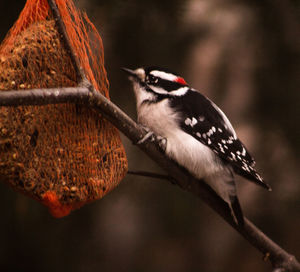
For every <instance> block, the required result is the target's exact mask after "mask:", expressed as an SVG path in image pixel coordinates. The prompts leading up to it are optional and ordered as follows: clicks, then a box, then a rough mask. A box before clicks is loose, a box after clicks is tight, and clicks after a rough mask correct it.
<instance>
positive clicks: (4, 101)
mask: <svg viewBox="0 0 300 272" xmlns="http://www.w3.org/2000/svg"><path fill="white" fill-rule="evenodd" d="M59 103H80V104H82V105H84V106H86V107H89V108H93V109H94V110H95V111H97V112H98V113H99V114H102V115H103V116H104V117H106V118H107V119H108V120H109V121H110V122H111V123H112V124H113V125H114V126H116V127H117V128H118V129H119V130H120V131H121V132H122V133H124V134H125V135H126V136H127V137H128V138H129V139H130V140H131V141H132V142H133V143H136V142H137V141H138V140H139V139H141V138H142V137H144V136H145V134H146V133H147V132H146V131H145V129H144V128H143V127H142V126H140V125H139V124H137V123H136V122H134V121H133V120H132V119H131V118H130V117H128V116H127V115H126V114H125V113H124V112H123V111H122V110H120V109H119V108H118V107H117V106H116V105H115V104H113V103H112V102H111V101H109V100H108V99H107V98H105V97H104V96H103V95H101V94H100V93H99V92H97V91H96V90H95V89H94V88H93V86H92V85H87V84H86V86H79V87H77V88H76V87H75V88H61V89H58V88H57V89H56V88H53V89H36V90H22V91H1V92H0V106H18V105H45V104H59ZM139 147H140V148H141V149H142V150H143V151H144V152H145V153H146V154H147V155H148V156H149V157H151V158H152V159H153V160H154V161H155V162H157V163H158V164H159V165H160V166H161V167H162V168H163V169H164V170H166V172H167V173H168V174H169V176H170V177H171V178H172V179H174V180H175V181H176V184H177V185H178V186H179V187H180V188H182V189H183V190H186V191H189V192H191V193H193V194H195V195H197V196H198V197H200V198H201V199H202V200H203V201H204V202H205V203H207V204H208V205H209V206H210V207H211V208H212V209H213V210H215V211H216V212H217V213H218V214H219V215H220V216H222V217H223V218H224V220H225V221H226V222H227V223H229V224H230V225H231V226H232V227H233V228H234V229H235V230H237V231H238V232H239V233H240V234H241V235H242V236H243V237H244V238H245V239H246V240H247V241H249V242H250V243H251V244H252V245H253V246H254V247H255V248H257V249H258V250H259V251H261V252H262V253H263V254H264V256H266V259H269V260H270V261H271V263H272V265H273V267H274V268H278V269H280V268H283V269H285V271H300V264H299V263H298V262H297V260H296V258H295V257H294V256H292V255H290V254H289V253H287V252H286V251H285V250H283V249H282V248H281V247H280V246H278V245H277V244H276V243H275V242H273V241H272V240H271V239H270V238H269V237H267V236H266V235H265V234H264V233H263V232H262V231H260V230H259V229H258V228H257V227H255V225H254V224H252V223H251V222H250V221H249V220H247V219H246V218H245V225H244V227H243V228H241V227H239V226H237V225H236V224H235V223H234V221H233V219H232V216H231V214H230V211H229V209H228V206H227V204H226V203H225V202H224V201H223V200H222V199H221V198H220V197H219V196H218V195H217V194H216V193H215V192H214V191H213V190H212V189H211V188H210V187H209V186H208V185H206V184H205V183H204V182H202V181H201V180H198V179H196V178H194V177H193V176H191V175H190V174H189V173H188V172H187V171H186V170H185V169H183V168H182V167H180V166H179V165H178V164H176V162H174V161H172V160H170V159H169V158H168V157H167V156H166V155H165V154H164V152H163V151H162V150H161V148H160V146H159V143H158V142H157V141H153V142H151V141H145V142H144V143H142V144H141V145H139Z"/></svg>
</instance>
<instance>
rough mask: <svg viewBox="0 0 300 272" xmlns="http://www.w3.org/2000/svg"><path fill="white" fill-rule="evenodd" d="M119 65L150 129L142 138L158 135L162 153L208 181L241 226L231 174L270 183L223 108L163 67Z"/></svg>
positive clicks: (143, 122) (141, 119)
mask: <svg viewBox="0 0 300 272" xmlns="http://www.w3.org/2000/svg"><path fill="white" fill-rule="evenodd" d="M122 69H123V71H125V72H126V73H127V74H128V78H129V80H130V81H131V82H132V84H133V90H134V94H135V98H136V110H137V121H138V123H140V124H141V125H142V126H144V127H145V128H147V129H148V131H149V132H150V134H149V133H147V134H146V138H147V137H148V136H149V135H151V133H153V134H155V135H158V136H159V137H160V139H164V151H165V154H166V155H167V156H168V157H169V158H170V159H172V160H174V161H175V162H176V163H178V164H179V165H180V166H182V167H184V168H185V169H186V170H187V171H188V172H189V173H190V174H191V175H193V176H194V177H195V178H197V179H200V180H203V181H204V182H205V183H206V184H208V185H209V186H210V187H211V188H212V189H213V190H214V191H215V192H216V193H217V194H218V195H219V196H220V197H221V198H222V199H223V200H224V201H225V202H226V203H227V205H228V207H229V209H230V212H231V215H232V217H233V220H234V222H235V223H236V224H237V225H239V226H243V225H244V216H243V212H242V209H241V205H240V203H239V199H238V197H237V189H236V183H235V176H234V174H238V175H240V176H242V177H244V178H246V179H248V180H250V181H252V182H254V183H256V184H258V185H260V186H262V187H263V188H265V189H267V190H269V191H270V190H271V188H270V186H269V185H268V184H267V183H266V182H265V181H264V180H263V178H262V177H261V175H260V174H259V173H258V172H257V171H256V169H255V161H254V158H253V157H252V156H251V155H250V153H249V151H248V150H247V148H246V147H245V145H244V144H243V143H242V142H241V141H240V140H239V138H238V137H237V134H236V132H235V130H234V128H233V126H232V124H231V123H230V121H229V119H228V118H227V116H226V115H225V114H224V112H223V111H222V110H221V109H220V108H219V107H218V106H217V105H216V104H215V103H214V102H213V101H211V100H210V99H209V98H207V97H206V96H205V95H203V94H201V93H200V92H199V91H197V90H196V89H194V88H191V87H190V86H189V85H188V84H187V82H186V81H185V79H184V78H183V77H182V76H180V75H178V74H177V73H173V72H171V71H170V70H169V69H165V68H160V67H157V66H150V67H145V68H144V67H142V68H137V69H134V70H132V69H128V68H122ZM144 140H145V139H141V140H140V141H139V142H143V141H144Z"/></svg>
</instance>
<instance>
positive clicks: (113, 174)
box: [0, 0, 127, 217]
mask: <svg viewBox="0 0 300 272" xmlns="http://www.w3.org/2000/svg"><path fill="white" fill-rule="evenodd" d="M56 3H57V6H58V9H59V11H60V14H61V16H62V19H63V22H64V24H65V26H66V31H67V34H68V37H69V38H70V42H71V46H72V49H73V50H74V52H75V55H76V56H77V58H78V60H79V63H80V65H81V67H82V68H83V71H84V73H85V75H86V77H87V79H88V80H90V82H91V83H92V84H93V86H94V87H95V89H97V90H99V91H100V92H101V93H102V94H103V95H105V96H106V97H108V80H107V77H106V71H105V68H104V57H103V47H102V41H101V38H100V36H99V34H98V32H97V30H96V29H95V27H94V26H93V24H92V23H91V22H90V21H89V19H88V18H87V16H86V15H85V14H81V12H79V11H78V10H77V9H76V8H75V7H74V5H73V3H72V1H71V0H56ZM77 81H78V79H77V76H76V72H75V69H74V66H73V64H72V61H71V58H70V55H69V53H68V52H67V50H66V49H65V46H64V43H63V42H62V41H61V35H60V34H59V32H58V30H57V28H56V24H55V20H54V19H53V16H52V13H51V11H50V9H49V5H48V2H47V1H46V0H28V1H27V3H26V5H25V7H24V9H23V11H22V12H21V14H20V17H19V19H18V20H17V22H16V23H15V25H14V26H13V27H12V29H11V30H10V31H9V33H8V35H7V37H6V38H5V40H4V41H3V43H2V44H1V46H0V90H11V89H15V90H20V91H22V90H24V89H35V88H52V87H72V86H77V85H78V82H77ZM126 172H127V160H126V155H125V151H124V148H123V146H122V143H121V141H120V136H119V133H118V131H117V130H116V128H114V127H113V126H112V125H111V124H110V123H109V122H108V121H106V120H105V119H103V118H102V117H101V116H100V115H99V114H96V113H95V112H93V111H92V110H90V109H87V108H85V107H83V106H79V105H74V104H60V105H45V106H19V107H15V108H10V107H1V108H0V176H1V177H2V180H4V181H5V182H7V183H8V184H9V185H11V186H12V187H13V188H14V189H16V190H17V191H20V192H22V193H24V194H26V195H28V196H30V197H33V198H34V199H36V200H38V201H40V202H41V203H43V204H44V205H46V206H48V208H49V210H50V212H51V214H52V215H53V216H55V217H62V216H65V215H67V214H69V212H70V211H71V210H73V209H76V208H79V207H80V206H82V205H83V204H85V203H88V202H91V201H93V200H96V199H99V198H101V197H103V196H104V195H105V194H106V193H108V192H109V191H110V190H112V189H113V188H114V187H115V186H117V185H118V183H119V182H120V181H121V179H122V178H123V177H124V175H125V174H126Z"/></svg>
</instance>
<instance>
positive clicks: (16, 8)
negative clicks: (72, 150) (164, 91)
mask: <svg viewBox="0 0 300 272" xmlns="http://www.w3.org/2000/svg"><path fill="white" fill-rule="evenodd" d="M76 3H77V6H78V7H80V8H82V9H84V10H85V11H86V12H87V13H88V16H89V17H90V19H91V20H92V22H94V24H95V25H96V27H97V29H98V30H99V32H100V34H101V36H102V39H103V42H104V48H105V56H106V57H105V61H106V68H107V71H108V77H109V80H110V93H111V99H112V101H113V102H114V103H116V104H117V105H119V106H120V108H121V109H123V110H124V111H125V112H126V113H128V115H130V116H131V117H132V118H136V113H135V101H134V96H133V93H132V91H131V86H130V84H129V82H128V80H127V79H126V75H124V74H123V73H122V72H121V71H120V67H128V68H136V67H139V66H148V65H158V66H162V67H167V68H169V69H171V70H173V71H176V72H177V73H178V74H180V75H182V76H183V77H184V78H185V79H186V81H187V82H188V83H189V84H190V85H191V86H192V87H194V88H196V89H198V90H201V91H202V93H204V94H205V95H207V96H208V97H209V98H211V99H212V100H214V101H215V102H216V103H217V104H218V105H219V106H220V107H221V108H222V109H223V110H224V112H225V113H226V114H227V116H228V117H229V119H230V120H231V121H232V123H233V125H234V127H235V128H236V130H237V134H238V135H239V137H240V138H241V140H242V141H243V142H244V143H245V144H246V146H247V147H248V149H249V150H250V151H252V152H251V153H252V154H253V156H254V157H255V158H256V161H257V168H258V170H259V171H260V172H261V173H262V175H263V176H264V177H265V179H266V181H267V182H268V183H269V184H270V185H271V186H272V188H273V192H271V193H269V192H267V191H265V190H263V189H261V188H260V187H258V186H255V185H254V184H253V183H249V182H247V181H246V180H244V179H242V178H238V177H237V180H238V192H239V198H240V202H241V205H242V208H243V211H244V213H245V215H246V216H247V217H248V218H249V219H250V220H252V221H253V222H254V223H255V224H256V225H257V226H258V227H260V228H261V229H262V230H263V231H264V232H265V233H266V234H267V235H269V237H270V238H272V239H274V241H276V242H277V243H278V244H279V245H281V246H282V247H283V248H284V249H286V250H287V251H288V252H290V253H292V254H294V255H296V257H297V258H298V260H299V258H300V214H299V213H300V183H299V182H300V180H299V178H300V175H299V161H300V158H299V151H300V129H299V121H300V120H299V119H300V110H299V109H300V90H299V88H300V2H299V1H298V0H272V1H271V0H251V1H250V0H243V1H242V0H227V1H221V0H164V1H161V0H144V1H140V0H127V1H124V0H123V1H121V0H110V1H104V0H80V1H76ZM24 4H25V1H24V0H23V1H21V0H10V1H1V3H0V39H1V40H2V39H3V38H4V37H5V34H6V33H7V31H8V30H9V28H10V27H11V26H12V25H13V23H14V22H15V20H16V19H17V17H18V14H19V12H20V11H21V10H22V8H23V6H24ZM122 139H123V143H124V145H125V148H126V151H127V156H128V160H129V168H130V169H131V170H147V171H155V172H161V170H160V168H159V167H158V166H157V165H156V164H155V163H154V162H152V161H151V160H150V159H148V158H147V156H146V155H145V154H143V153H142V152H140V151H139V149H138V148H137V147H135V146H133V145H132V144H131V143H130V142H129V141H128V140H127V139H126V138H125V137H123V136H122ZM0 192H1V196H0V207H1V208H0V213H1V215H2V216H1V217H2V220H1V224H0V270H1V271H31V272H35V271H43V272H44V271H45V272H48V271H75V272H77V271H78V272H79V271H80V272H81V271H82V272H83V271H86V272H89V271H103V272H108V271H111V272H114V271H119V272H121V271H124V272H127V271H143V272H144V271H145V272H148V271H149V272H150V271H174V272H193V271H208V272H219V271H222V272H223V271H243V272H247V271H257V272H262V271H271V267H270V264H269V263H268V262H267V263H264V262H263V260H262V257H263V256H262V255H261V254H260V252H258V251H257V250H256V249H254V248H253V247H252V246H251V245H250V244H249V243H248V242H246V241H245V240H244V239H243V238H241V237H240V236H239V235H238V234H237V233H236V232H235V231H234V230H232V229H231V228H230V227H229V226H228V225H227V224H226V223H225V222H224V221H223V220H222V219H221V218H220V217H219V216H218V215H217V214H215V213H214V212H213V211H212V210H211V209H210V208H209V207H207V206H206V205H205V204H204V203H203V202H202V201H201V200H200V199H198V198H196V197H195V196H193V195H191V194H189V193H186V192H183V191H182V190H180V189H179V188H177V187H176V186H172V185H170V184H168V183H166V182H163V181H158V180H151V179H150V178H142V177H135V176H129V175H128V176H126V178H125V179H124V180H123V181H122V182H121V184H120V185H119V186H118V187H117V188H116V189H115V190H114V191H112V192H111V193H109V194H108V195H107V196H105V197H104V198H103V199H102V200H100V201H96V202H95V203H92V204H89V205H87V206H85V207H83V208H81V209H80V210H78V211H75V212H73V213H71V215H69V216H67V217H66V218H63V219H54V218H52V217H51V216H50V215H49V214H48V212H47V210H46V209H45V208H44V207H42V206H41V205H40V204H38V203H36V202H35V201H33V200H31V199H29V198H27V197H24V196H23V195H20V194H17V193H15V192H13V191H12V190H11V189H10V188H8V187H7V186H6V185H5V184H3V183H0Z"/></svg>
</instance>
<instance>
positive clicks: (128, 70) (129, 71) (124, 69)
mask: <svg viewBox="0 0 300 272" xmlns="http://www.w3.org/2000/svg"><path fill="white" fill-rule="evenodd" d="M121 70H123V71H124V72H126V73H127V74H129V75H131V76H133V77H136V73H135V71H134V70H131V69H128V68H125V67H122V68H121Z"/></svg>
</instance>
